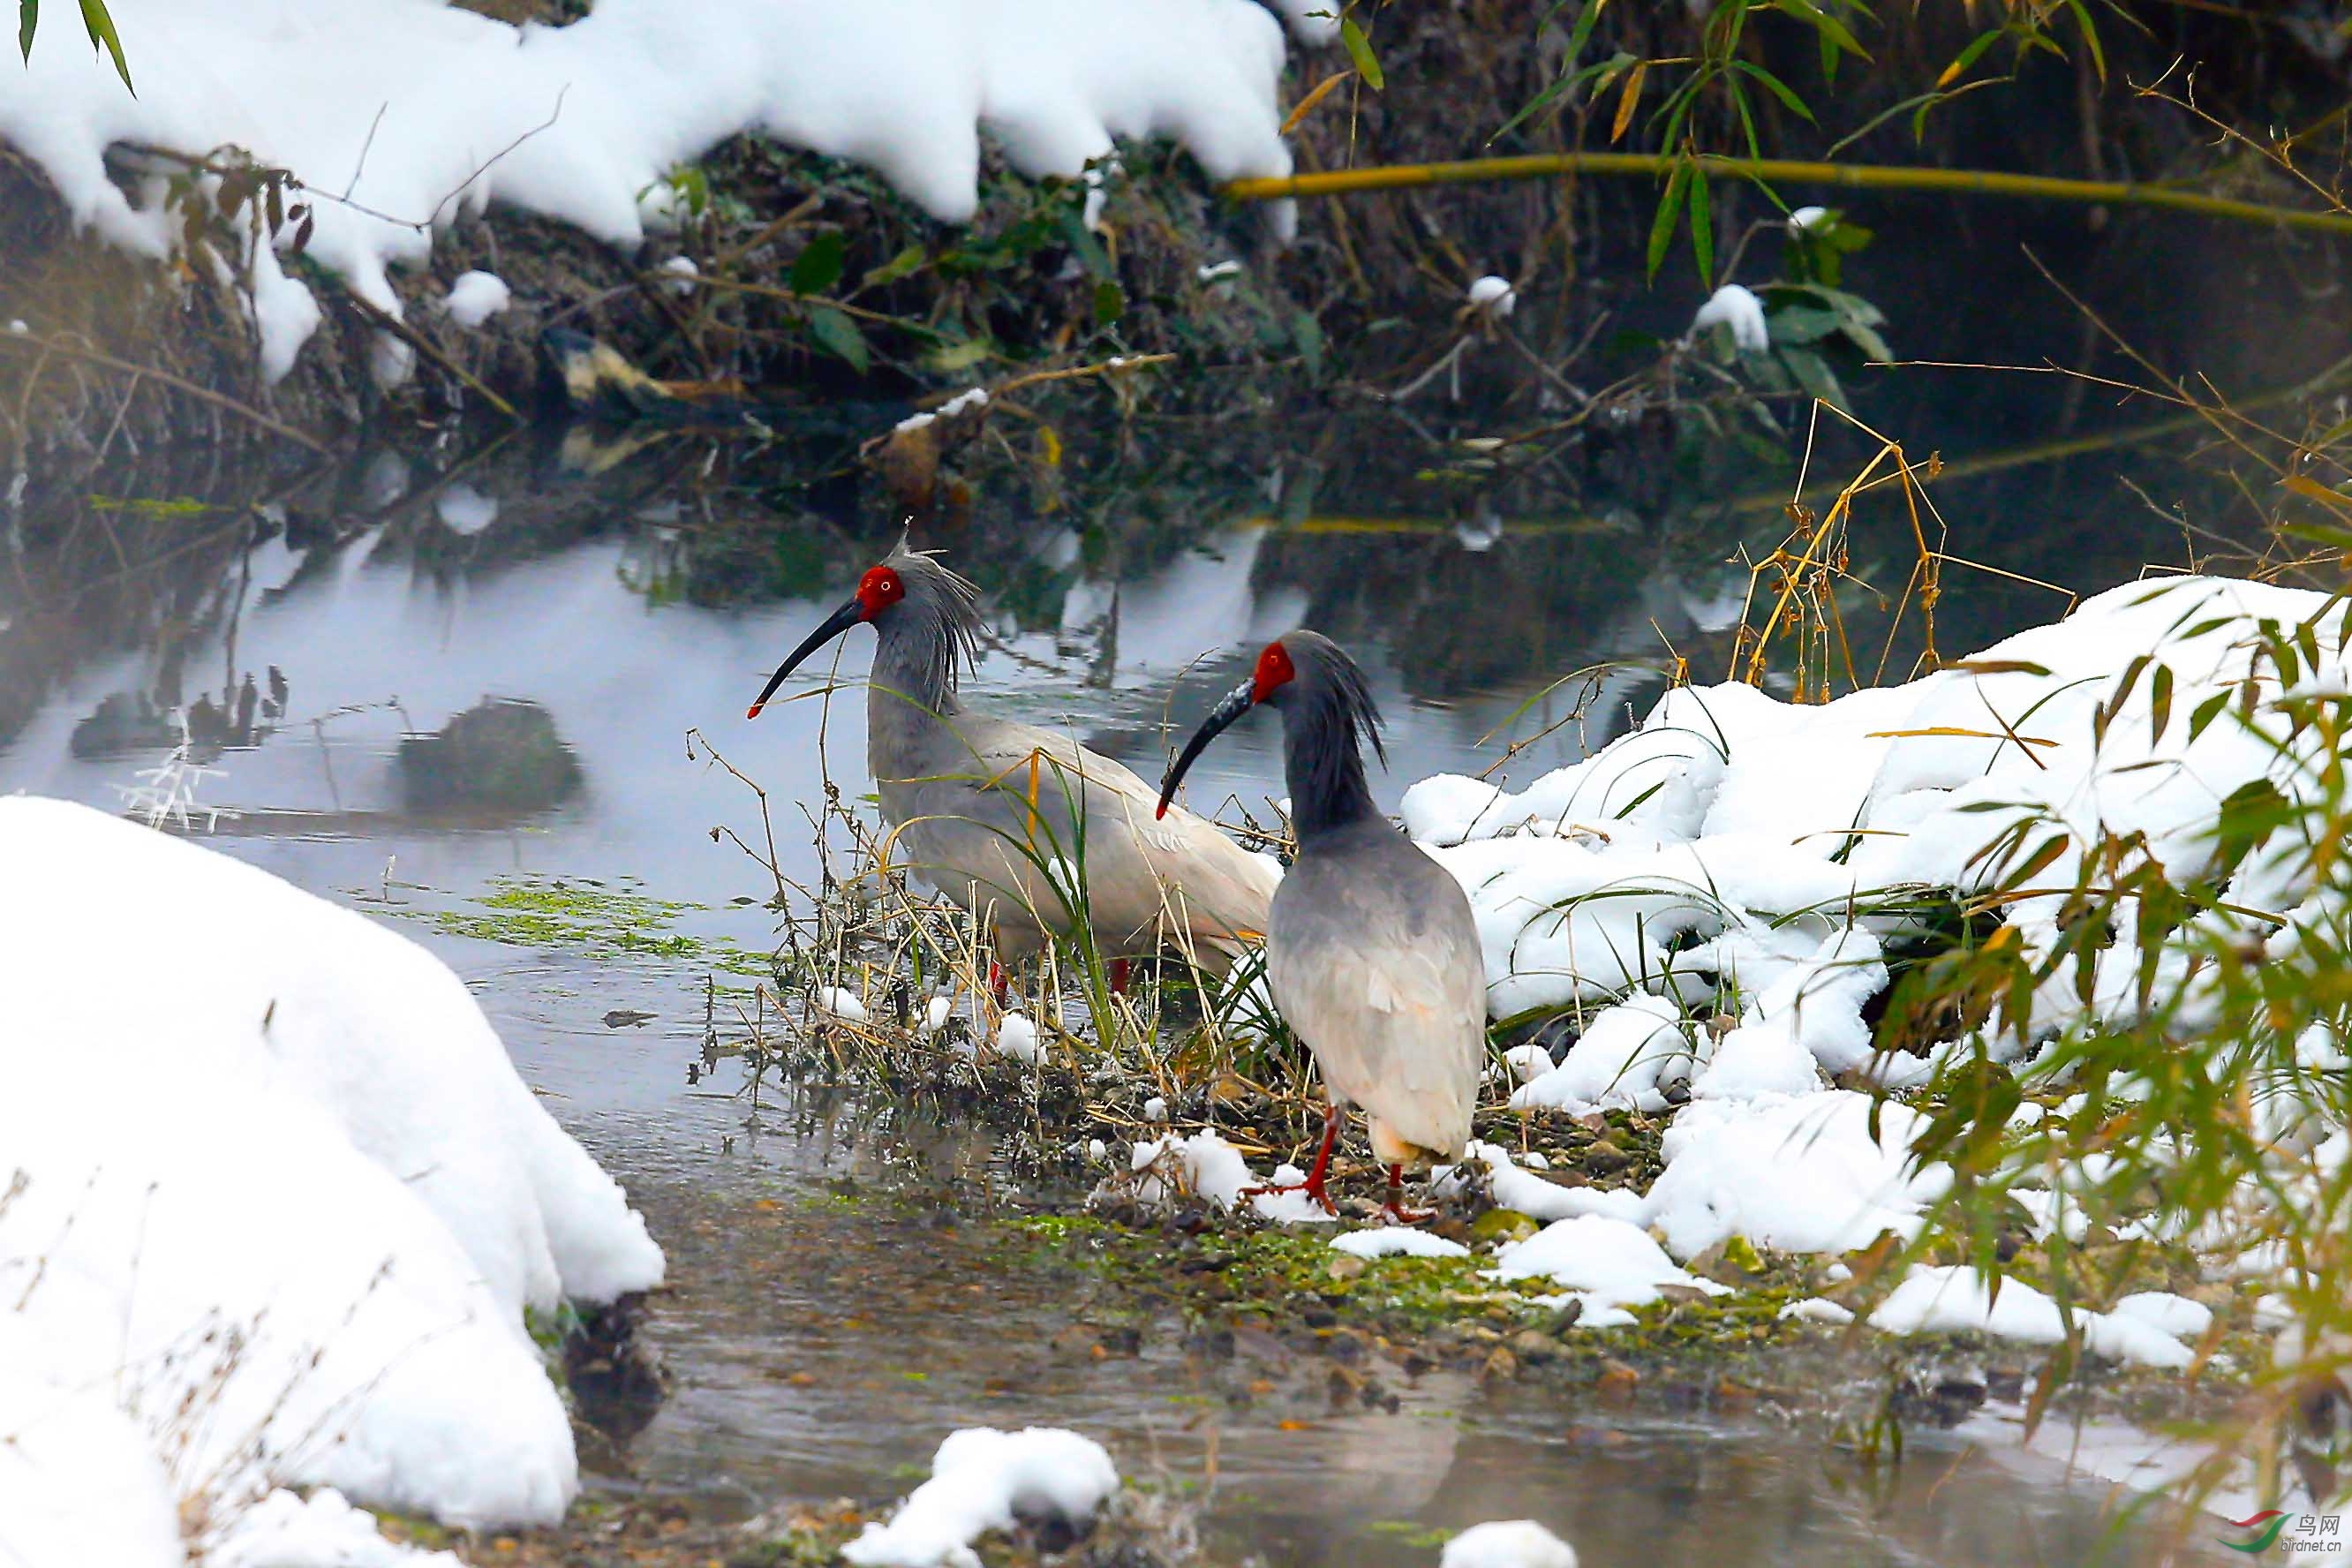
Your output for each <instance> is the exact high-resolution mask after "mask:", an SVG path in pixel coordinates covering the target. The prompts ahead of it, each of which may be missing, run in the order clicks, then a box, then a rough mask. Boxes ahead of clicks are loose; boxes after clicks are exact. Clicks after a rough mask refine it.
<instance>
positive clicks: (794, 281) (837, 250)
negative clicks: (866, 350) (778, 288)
mask: <svg viewBox="0 0 2352 1568" xmlns="http://www.w3.org/2000/svg"><path fill="white" fill-rule="evenodd" d="M848 248H849V243H848V241H847V240H845V239H844V238H843V237H842V235H841V231H840V230H839V229H827V230H826V231H825V232H824V233H823V234H820V235H818V236H817V237H815V238H814V239H812V240H810V241H809V242H808V244H807V245H806V246H805V247H803V248H802V250H801V253H800V255H799V256H797V257H795V258H793V270H792V275H791V277H790V278H789V279H787V282H788V284H789V286H790V287H791V289H792V291H793V293H795V294H822V293H824V291H825V290H826V289H830V288H832V287H833V286H834V285H835V283H838V282H839V281H841V260H842V258H843V256H845V254H847V251H848ZM842 319H843V320H844V321H846V320H848V318H847V317H843V318H842Z"/></svg>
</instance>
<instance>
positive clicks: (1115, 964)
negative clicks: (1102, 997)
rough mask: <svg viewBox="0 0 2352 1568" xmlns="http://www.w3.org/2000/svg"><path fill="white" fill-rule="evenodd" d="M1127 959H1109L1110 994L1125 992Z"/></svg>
mask: <svg viewBox="0 0 2352 1568" xmlns="http://www.w3.org/2000/svg"><path fill="white" fill-rule="evenodd" d="M1127 973H1128V970H1127V960H1125V959H1123V958H1114V959H1112V960H1111V961H1110V994H1112V995H1114V996H1124V995H1126V994H1127Z"/></svg>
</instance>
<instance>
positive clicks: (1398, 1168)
mask: <svg viewBox="0 0 2352 1568" xmlns="http://www.w3.org/2000/svg"><path fill="white" fill-rule="evenodd" d="M1381 1213H1382V1214H1384V1215H1387V1216H1388V1221H1389V1223H1390V1224H1391V1225H1422V1224H1425V1223H1426V1222H1428V1221H1430V1220H1433V1219H1435V1218H1436V1217H1437V1211H1436V1210H1435V1209H1409V1208H1407V1207H1405V1206H1404V1167H1403V1166H1402V1165H1391V1166H1390V1167H1389V1196H1388V1201H1387V1202H1386V1203H1384V1204H1382V1205H1381Z"/></svg>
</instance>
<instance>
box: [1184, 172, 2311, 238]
mask: <svg viewBox="0 0 2352 1568" xmlns="http://www.w3.org/2000/svg"><path fill="white" fill-rule="evenodd" d="M1692 161H1693V162H1695V163H1697V165H1698V167H1699V169H1700V172H1701V173H1703V174H1706V176H1708V177H1709V178H1720V179H1727V180H1749V179H1753V180H1767V181H1779V182H1781V183H1784V184H1798V185H1842V186H1847V187H1850V188H1857V189H1870V190H1893V191H1958V192H1963V193H1967V194H1969V195H1989V196H2015V197H2020V198H2022V199H2025V200H2028V201H2056V202H2111V203H2114V204H2116V205H2121V206H2147V207H2170V208H2172V209H2173V210H2175V211H2178V212H2192V213H2201V214H2203V215H2204V216H2208V217H2223V218H2231V219H2233V220H2235V221H2238V222H2241V223H2279V224H2286V225H2288V226H2292V227H2295V228H2315V229H2323V230H2326V231H2327V232H2330V233H2335V234H2352V214H2347V213H2340V212H2313V211H2311V210H2309V209H2307V208H2303V207H2280V206H2268V205H2263V203H2260V202H2241V201H2234V200H2231V198H2230V197H2228V196H2209V195H2203V194H2201V193H2200V192H2196V191H2184V190H2181V189H2179V188H2178V187H2176V186H2172V185H2143V184H2130V183H2127V182H2126V181H2122V180H2068V179H2061V178H2059V177H2057V176H2056V175H2053V174H2002V173H2000V172H1999V171H1996V170H1990V169H1924V168H1907V167H1904V166H1901V165H1896V164H1887V163H1803V162H1799V161H1794V160H1790V159H1785V158H1724V157H1718V156H1716V155H1714V154H1712V153H1710V154H1706V155H1703V156H1701V157H1698V158H1696V159H1694V160H1692ZM1679 162H1681V160H1680V159H1678V158H1676V157H1674V156H1672V155H1669V154H1667V153H1534V154H1530V155H1528V156H1525V157H1517V158H1466V159H1464V160H1462V161H1461V162H1459V163H1390V164H1384V165H1381V166H1379V167H1375V168H1365V169H1333V170H1328V171H1327V172H1325V173H1322V174H1290V175H1286V176H1285V177H1283V178H1280V179H1250V180H1234V181H1232V182H1230V183H1228V184H1226V185H1225V186H1224V187H1223V195H1225V197H1226V198H1227V199H1229V200H1232V201H1237V202H1269V201H1279V200H1282V199H1284V198H1286V197H1290V196H1337V195H1350V194H1352V193H1354V192H1357V191H1393V190H1404V189H1408V188H1411V187H1413V186H1419V185H1459V184H1480V183H1483V182H1486V181H1489V180H1542V179H1549V178H1552V177H1554V176H1556V175H1561V174H1647V175H1651V176H1656V175H1659V174H1666V173H1669V172H1670V171H1671V170H1672V169H1673V168H1674V166H1675V164H1676V163H1679Z"/></svg>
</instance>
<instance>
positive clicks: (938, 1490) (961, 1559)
mask: <svg viewBox="0 0 2352 1568" xmlns="http://www.w3.org/2000/svg"><path fill="white" fill-rule="evenodd" d="M1116 1491H1118V1468H1116V1467H1115V1466H1113V1465H1112V1463H1111V1460H1110V1455H1109V1454H1108V1453H1107V1452H1105V1451H1104V1449H1103V1446H1102V1445H1101V1444H1099V1443H1097V1442H1096V1441H1095V1440H1094V1439H1093V1438H1091V1437H1082V1436H1079V1435H1078V1434H1077V1433H1076V1432H1070V1431H1066V1430H1064V1429H1062V1428H1060V1427H1055V1426H1031V1427H1027V1428H1024V1430H1022V1431H1019V1432H1000V1431H998V1430H997V1429H996V1428H995V1427H993V1426H967V1427H965V1428H964V1429H963V1430H961V1431H960V1432H952V1433H950V1434H949V1435H948V1437H947V1440H946V1441H945V1442H943V1443H941V1444H940V1447H939V1452H938V1453H937V1454H935V1455H933V1456H932V1458H931V1479H929V1480H927V1481H925V1482H924V1483H923V1484H922V1485H921V1486H919V1487H917V1488H916V1489H914V1490H913V1491H912V1492H911V1493H909V1494H908V1498H907V1500H906V1501H905V1502H903V1503H901V1504H899V1505H898V1511H897V1512H896V1513H894V1514H892V1515H891V1516H890V1520H889V1521H888V1522H887V1523H885V1524H868V1525H867V1526H866V1529H865V1531H864V1532H863V1533H861V1534H860V1535H859V1536H858V1537H857V1539H856V1540H855V1541H853V1542H849V1544H847V1545H846V1546H844V1547H843V1548H842V1549H841V1555H842V1557H843V1558H844V1559H845V1560H846V1561H847V1562H850V1563H856V1564H857V1565H858V1568H979V1564H980V1554H979V1553H978V1552H974V1551H973V1550H972V1543H973V1542H976V1541H978V1540H979V1539H980V1538H981V1537H982V1535H984V1534H986V1533H987V1532H988V1531H992V1530H1010V1529H1012V1528H1013V1522H1014V1521H1015V1520H1017V1519H1039V1518H1051V1517H1059V1518H1061V1519H1065V1520H1067V1521H1071V1522H1073V1523H1075V1524H1084V1523H1085V1522H1086V1521H1088V1520H1090V1519H1092V1518H1093V1517H1094V1514H1095V1511H1096V1510H1097V1509H1099V1508H1101V1507H1102V1505H1103V1504H1104V1503H1105V1502H1107V1501H1108V1500H1109V1499H1110V1497H1111V1495H1112V1494H1113V1493H1114V1492H1116Z"/></svg>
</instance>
